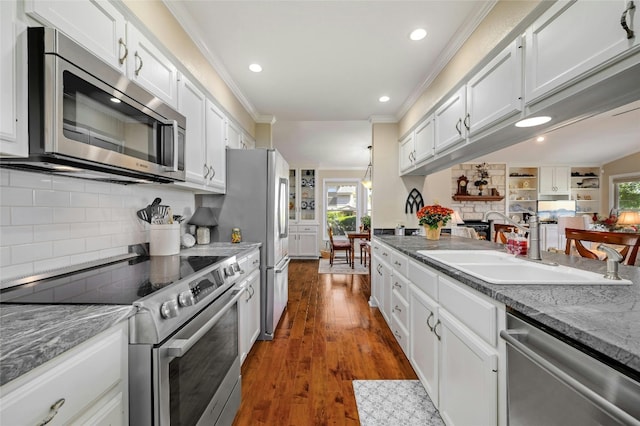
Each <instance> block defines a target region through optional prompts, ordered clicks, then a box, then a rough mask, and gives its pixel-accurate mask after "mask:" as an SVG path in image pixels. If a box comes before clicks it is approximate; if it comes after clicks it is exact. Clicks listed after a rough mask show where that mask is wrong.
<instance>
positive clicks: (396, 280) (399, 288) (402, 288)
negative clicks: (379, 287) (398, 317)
mask: <svg viewBox="0 0 640 426" xmlns="http://www.w3.org/2000/svg"><path fill="white" fill-rule="evenodd" d="M391 290H392V291H394V292H397V293H398V294H399V295H400V296H401V297H402V298H403V299H404V300H409V282H408V281H407V280H406V279H405V278H404V277H402V276H400V275H398V274H393V276H392V277H391Z"/></svg>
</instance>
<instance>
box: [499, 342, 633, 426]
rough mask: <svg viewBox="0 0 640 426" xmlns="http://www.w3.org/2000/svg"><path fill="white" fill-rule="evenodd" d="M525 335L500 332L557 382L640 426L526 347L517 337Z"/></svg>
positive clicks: (616, 415) (624, 421) (629, 416)
mask: <svg viewBox="0 0 640 426" xmlns="http://www.w3.org/2000/svg"><path fill="white" fill-rule="evenodd" d="M523 334H525V335H526V332H523V331H521V330H502V331H501V332H500V337H502V338H503V339H504V340H505V342H506V343H507V344H508V345H511V346H512V347H513V348H514V349H515V350H517V351H518V352H520V353H521V354H522V355H523V356H524V357H525V358H527V359H528V360H529V361H531V362H533V363H534V364H536V365H537V366H538V367H540V368H541V369H543V370H544V371H546V372H547V373H548V374H550V375H552V376H553V377H555V378H556V379H557V380H560V381H561V382H562V383H564V384H565V385H566V386H568V387H570V388H571V389H573V390H574V391H576V392H577V393H579V394H580V395H582V396H583V397H584V398H586V399H587V400H589V401H590V402H591V403H593V404H595V405H596V406H597V407H599V408H601V409H602V410H603V411H605V412H606V413H607V414H609V415H610V416H612V417H613V418H615V419H618V420H620V421H621V422H622V423H624V424H628V425H638V424H640V422H638V419H636V418H634V417H633V416H631V415H630V414H628V413H626V412H625V411H624V410H622V409H620V408H619V407H617V406H615V405H614V404H612V403H611V402H609V401H607V400H606V399H605V398H603V397H602V396H601V395H600V394H598V393H597V392H595V391H593V390H592V389H591V388H589V387H587V386H585V385H584V384H583V383H581V382H580V381H578V380H576V379H575V378H574V377H572V376H571V375H569V374H568V373H566V372H565V371H564V370H562V369H561V368H559V367H558V366H556V365H555V364H554V363H552V362H551V361H549V360H548V359H547V358H546V357H544V356H542V355H540V354H538V353H537V352H535V351H534V350H533V349H532V347H531V346H529V345H526V344H524V343H522V342H521V341H520V340H518V339H517V336H521V335H523Z"/></svg>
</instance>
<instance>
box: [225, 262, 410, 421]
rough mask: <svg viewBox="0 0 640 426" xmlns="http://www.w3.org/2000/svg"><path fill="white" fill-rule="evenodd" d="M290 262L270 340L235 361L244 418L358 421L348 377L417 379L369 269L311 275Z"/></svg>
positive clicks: (311, 269) (310, 269) (312, 266)
mask: <svg viewBox="0 0 640 426" xmlns="http://www.w3.org/2000/svg"><path fill="white" fill-rule="evenodd" d="M317 271H318V261H316V260H310V261H303V260H297V261H292V262H291V264H290V266H289V303H288V304H287V309H286V310H285V313H284V315H283V317H282V319H281V320H280V324H279V326H278V328H277V330H276V334H275V338H274V339H273V341H258V342H256V344H255V345H254V347H253V349H252V350H251V352H250V353H249V355H248V357H247V359H246V360H245V362H244V364H243V366H242V405H241V406H240V410H239V412H238V414H237V416H236V419H235V421H234V425H235V426H241V425H242V426H244V425H278V426H280V425H297V426H305V425H358V424H359V420H358V411H357V408H356V402H355V397H354V395H353V387H352V385H351V381H352V380H367V379H370V380H374V379H416V378H417V377H416V375H415V373H414V371H413V369H412V368H411V365H410V364H409V361H408V360H407V358H406V357H405V355H404V353H403V352H402V349H401V348H400V346H399V345H398V344H397V342H396V340H395V338H394V336H393V334H392V333H391V331H390V330H389V328H388V327H387V325H386V323H385V321H384V318H383V317H382V315H381V314H380V311H379V310H378V309H377V308H370V307H369V305H368V300H369V295H370V285H369V276H368V275H325V274H323V275H318V273H317Z"/></svg>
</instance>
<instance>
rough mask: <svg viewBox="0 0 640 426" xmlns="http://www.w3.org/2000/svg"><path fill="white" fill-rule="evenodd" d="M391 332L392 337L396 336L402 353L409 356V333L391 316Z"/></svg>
mask: <svg viewBox="0 0 640 426" xmlns="http://www.w3.org/2000/svg"><path fill="white" fill-rule="evenodd" d="M392 318H393V323H392V330H391V331H392V332H393V335H394V336H396V340H397V341H398V343H399V344H400V347H401V348H402V351H403V352H404V353H405V355H407V357H408V356H409V332H408V331H407V329H406V328H405V327H404V326H403V325H402V324H401V323H400V322H399V321H398V320H397V317H395V316H392Z"/></svg>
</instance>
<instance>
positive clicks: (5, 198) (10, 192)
mask: <svg viewBox="0 0 640 426" xmlns="http://www.w3.org/2000/svg"><path fill="white" fill-rule="evenodd" d="M0 203H2V205H3V206H32V205H33V190H32V189H29V188H11V187H3V188H2V190H0Z"/></svg>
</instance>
